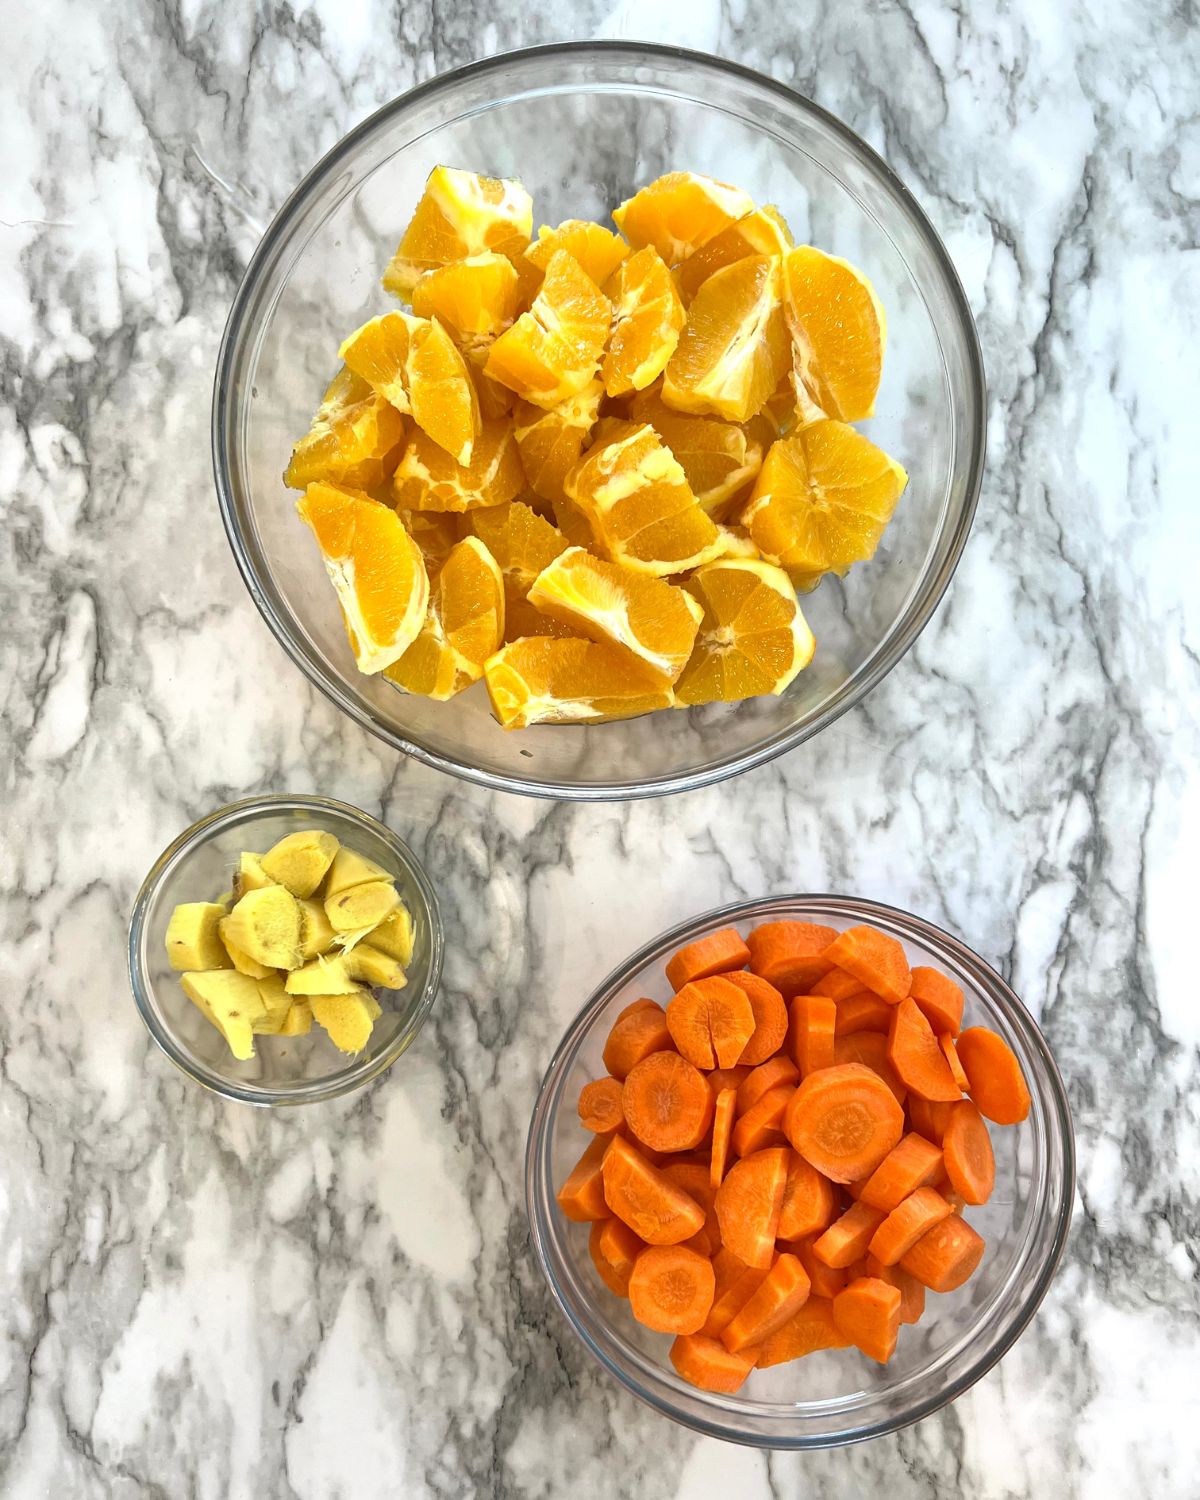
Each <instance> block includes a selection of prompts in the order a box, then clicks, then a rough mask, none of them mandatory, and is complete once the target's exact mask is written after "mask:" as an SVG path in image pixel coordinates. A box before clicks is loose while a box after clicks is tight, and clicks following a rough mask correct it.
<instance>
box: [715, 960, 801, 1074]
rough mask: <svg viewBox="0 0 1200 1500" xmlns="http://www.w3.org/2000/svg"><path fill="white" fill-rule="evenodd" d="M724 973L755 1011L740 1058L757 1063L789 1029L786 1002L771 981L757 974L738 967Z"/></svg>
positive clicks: (779, 1044)
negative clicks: (751, 1031)
mask: <svg viewBox="0 0 1200 1500" xmlns="http://www.w3.org/2000/svg"><path fill="white" fill-rule="evenodd" d="M723 977H724V978H726V979H728V980H729V982H730V984H736V985H737V987H738V989H739V990H742V991H743V992H744V993H745V996H746V999H747V1000H749V1002H750V1009H751V1010H752V1011H753V1012H754V1034H753V1035H752V1036H751V1038H750V1040H749V1041H748V1042H747V1043H746V1045H745V1047H744V1048H743V1049H742V1056H741V1061H742V1062H743V1063H748V1064H749V1065H750V1066H751V1067H757V1065H758V1064H759V1063H764V1062H766V1060H767V1058H768V1057H771V1056H773V1055H774V1054H775V1053H776V1052H778V1051H779V1049H780V1047H782V1046H783V1042H784V1038H785V1037H786V1036H787V1030H788V1009H787V1002H786V1001H785V1000H784V998H783V996H782V995H781V994H780V993H779V991H778V990H777V989H776V988H775V986H774V985H773V984H768V983H767V981H766V980H765V979H762V978H760V977H759V975H757V974H749V973H746V972H745V970H741V971H739V972H738V973H736V974H726V975H724V976H723Z"/></svg>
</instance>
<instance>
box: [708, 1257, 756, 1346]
mask: <svg viewBox="0 0 1200 1500" xmlns="http://www.w3.org/2000/svg"><path fill="white" fill-rule="evenodd" d="M768 1270H770V1267H769V1266H767V1267H765V1268H764V1269H762V1270H758V1269H756V1268H755V1267H753V1266H745V1265H744V1266H742V1269H741V1270H740V1271H739V1272H738V1275H737V1277H736V1278H735V1279H734V1280H733V1281H732V1282H730V1284H729V1285H728V1286H726V1287H725V1289H724V1290H723V1291H722V1292H721V1294H720V1296H714V1298H713V1305H712V1311H711V1312H710V1313H709V1315H708V1317H707V1318H706V1319H705V1320H704V1327H703V1328H702V1329H701V1330H700V1332H701V1333H702V1334H704V1336H705V1337H706V1338H710V1339H718V1338H720V1337H721V1335H722V1333H724V1331H725V1329H726V1327H727V1326H728V1324H729V1322H730V1320H731V1319H732V1318H734V1317H736V1316H737V1314H738V1313H739V1312H740V1311H741V1310H742V1308H743V1307H744V1306H745V1305H746V1303H747V1302H748V1301H749V1300H750V1298H751V1297H753V1295H754V1294H755V1292H756V1291H758V1289H759V1287H760V1286H761V1285H762V1283H763V1281H764V1280H765V1278H766V1274H767V1271H768Z"/></svg>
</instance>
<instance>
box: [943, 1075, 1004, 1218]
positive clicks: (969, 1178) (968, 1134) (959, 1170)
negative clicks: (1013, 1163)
mask: <svg viewBox="0 0 1200 1500" xmlns="http://www.w3.org/2000/svg"><path fill="white" fill-rule="evenodd" d="M942 1155H943V1156H944V1158H945V1163H946V1176H947V1177H948V1178H949V1180H950V1185H951V1187H953V1189H954V1191H955V1192H956V1193H957V1194H958V1195H959V1197H960V1198H962V1200H963V1202H964V1203H975V1204H978V1203H986V1202H987V1201H988V1199H989V1198H990V1197H991V1195H992V1187H993V1185H994V1184H995V1181H996V1158H995V1156H994V1155H993V1154H992V1138H991V1136H990V1135H989V1134H988V1128H987V1126H986V1125H985V1124H984V1123H983V1116H982V1115H981V1114H980V1113H979V1110H978V1108H977V1107H976V1106H975V1105H974V1104H972V1103H971V1101H970V1100H969V1099H964V1100H962V1102H961V1103H959V1104H952V1105H951V1106H950V1118H949V1120H948V1121H947V1122H946V1133H945V1135H943V1136H942Z"/></svg>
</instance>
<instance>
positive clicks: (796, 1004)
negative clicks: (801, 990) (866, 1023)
mask: <svg viewBox="0 0 1200 1500" xmlns="http://www.w3.org/2000/svg"><path fill="white" fill-rule="evenodd" d="M789 1015H790V1020H791V1024H790V1027H789V1035H788V1050H789V1051H790V1052H791V1054H792V1058H793V1059H794V1061H795V1064H796V1066H797V1068H799V1070H800V1077H801V1078H807V1077H808V1075H809V1074H810V1073H816V1072H818V1071H819V1070H820V1069H821V1068H832V1067H833V1043H834V1035H835V1031H836V1027H837V1005H836V1003H835V1002H834V1001H833V1000H830V999H829V998H828V996H826V995H797V996H796V998H795V999H794V1000H793V1001H792V1003H791V1006H790V1009H789Z"/></svg>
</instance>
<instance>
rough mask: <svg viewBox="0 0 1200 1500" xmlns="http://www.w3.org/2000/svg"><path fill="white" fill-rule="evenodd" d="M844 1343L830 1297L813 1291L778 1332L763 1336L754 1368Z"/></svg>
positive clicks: (764, 1368) (765, 1368)
mask: <svg viewBox="0 0 1200 1500" xmlns="http://www.w3.org/2000/svg"><path fill="white" fill-rule="evenodd" d="M838 1290H839V1291H840V1290H841V1288H840V1287H839V1288H838ZM848 1343H849V1340H848V1339H847V1338H845V1337H844V1336H843V1335H842V1334H841V1333H839V1332H838V1329H837V1324H836V1323H835V1322H834V1321H833V1302H832V1299H831V1298H829V1297H819V1296H817V1295H816V1294H815V1292H814V1294H813V1295H811V1296H810V1297H809V1298H808V1300H807V1301H806V1302H805V1303H804V1305H803V1307H801V1309H800V1311H799V1312H797V1313H794V1314H793V1315H792V1317H791V1318H790V1319H789V1320H788V1321H787V1322H786V1323H785V1324H784V1325H783V1327H782V1328H781V1329H780V1330H779V1331H778V1333H773V1334H772V1335H771V1337H770V1338H769V1339H766V1340H764V1342H763V1345H762V1348H761V1349H760V1350H759V1353H758V1368H759V1369H760V1370H768V1369H770V1367H771V1366H772V1365H785V1364H787V1363H788V1361H789V1360H793V1359H802V1358H803V1357H804V1356H805V1355H806V1354H815V1353H816V1352H817V1350H818V1349H844V1348H845V1347H846V1345H847V1344H848Z"/></svg>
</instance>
